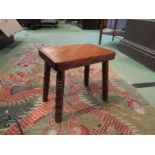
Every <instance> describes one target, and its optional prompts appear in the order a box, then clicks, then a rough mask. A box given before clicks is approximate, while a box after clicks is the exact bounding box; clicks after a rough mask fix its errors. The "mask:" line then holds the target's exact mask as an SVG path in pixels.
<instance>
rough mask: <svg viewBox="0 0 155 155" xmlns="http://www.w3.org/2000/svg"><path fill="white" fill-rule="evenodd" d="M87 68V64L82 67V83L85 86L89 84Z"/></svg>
mask: <svg viewBox="0 0 155 155" xmlns="http://www.w3.org/2000/svg"><path fill="white" fill-rule="evenodd" d="M89 68H90V66H89V65H87V66H85V67H84V85H85V86H88V85H89Z"/></svg>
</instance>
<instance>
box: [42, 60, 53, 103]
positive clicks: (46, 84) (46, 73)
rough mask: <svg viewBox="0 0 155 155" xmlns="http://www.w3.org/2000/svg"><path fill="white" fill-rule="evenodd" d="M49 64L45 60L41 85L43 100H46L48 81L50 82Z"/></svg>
mask: <svg viewBox="0 0 155 155" xmlns="http://www.w3.org/2000/svg"><path fill="white" fill-rule="evenodd" d="M50 69H51V68H50V66H49V65H48V64H47V63H46V62H45V66H44V85H43V102H47V101H48V92H49V83H50Z"/></svg>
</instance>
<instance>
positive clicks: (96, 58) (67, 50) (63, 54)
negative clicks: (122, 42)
mask: <svg viewBox="0 0 155 155" xmlns="http://www.w3.org/2000/svg"><path fill="white" fill-rule="evenodd" d="M39 55H40V56H41V57H42V58H43V59H44V60H45V61H46V62H47V63H48V64H50V65H52V67H53V68H54V69H55V70H66V69H70V68H74V67H80V66H83V65H89V64H92V63H97V62H101V61H108V60H111V59H114V57H115V52H113V51H111V50H108V49H104V48H102V47H100V46H96V45H93V44H74V45H57V46H47V47H41V48H39Z"/></svg>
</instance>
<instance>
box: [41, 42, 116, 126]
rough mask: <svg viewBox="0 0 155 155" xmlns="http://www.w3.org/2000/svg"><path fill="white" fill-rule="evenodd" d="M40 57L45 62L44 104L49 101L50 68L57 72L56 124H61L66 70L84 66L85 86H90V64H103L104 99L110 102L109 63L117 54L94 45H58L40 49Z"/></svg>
mask: <svg viewBox="0 0 155 155" xmlns="http://www.w3.org/2000/svg"><path fill="white" fill-rule="evenodd" d="M39 55H40V57H41V58H42V59H43V60H44V61H45V66H44V85H43V102H47V101H48V92H49V82H50V68H51V67H52V68H53V69H54V70H55V71H57V77H56V99H55V103H56V106H55V122H56V123H61V121H62V109H63V95H64V82H65V70H68V69H71V68H76V67H81V66H84V85H85V86H88V85H89V67H90V64H94V63H98V62H102V98H103V100H104V101H107V100H108V61H109V60H112V59H114V58H115V52H113V51H110V50H108V49H104V48H102V47H99V46H96V45H93V44H75V45H58V46H47V47H42V48H39Z"/></svg>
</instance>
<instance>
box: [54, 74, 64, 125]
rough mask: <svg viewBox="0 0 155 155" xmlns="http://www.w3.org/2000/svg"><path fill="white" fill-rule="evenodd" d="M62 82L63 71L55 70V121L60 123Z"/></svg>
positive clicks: (62, 93)
mask: <svg viewBox="0 0 155 155" xmlns="http://www.w3.org/2000/svg"><path fill="white" fill-rule="evenodd" d="M64 83H65V72H64V71H58V72H57V81H56V100H55V103H56V106H55V122H56V123H61V121H62V109H63V95H64Z"/></svg>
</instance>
